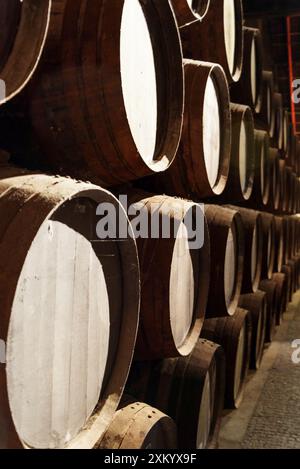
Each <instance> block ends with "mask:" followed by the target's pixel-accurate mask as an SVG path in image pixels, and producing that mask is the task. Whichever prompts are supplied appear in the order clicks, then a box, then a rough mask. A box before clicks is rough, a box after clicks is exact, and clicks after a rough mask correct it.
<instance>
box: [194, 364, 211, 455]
mask: <svg viewBox="0 0 300 469" xmlns="http://www.w3.org/2000/svg"><path fill="white" fill-rule="evenodd" d="M211 420H212V415H211V384H210V374H209V372H208V373H206V377H205V382H204V386H203V391H202V398H201V404H200V412H199V419H198V431H197V449H205V448H206V446H207V443H208V439H209V434H210V427H211Z"/></svg>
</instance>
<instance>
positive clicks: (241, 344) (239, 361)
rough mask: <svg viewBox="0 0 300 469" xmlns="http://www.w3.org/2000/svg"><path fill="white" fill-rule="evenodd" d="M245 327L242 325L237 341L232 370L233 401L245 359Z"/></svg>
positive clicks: (239, 383) (240, 382) (237, 393)
mask: <svg viewBox="0 0 300 469" xmlns="http://www.w3.org/2000/svg"><path fill="white" fill-rule="evenodd" d="M245 345H246V325H245V324H244V325H243V327H242V329H241V332H240V335H239V339H238V347H237V355H236V362H235V370H234V399H237V397H238V395H239V391H240V388H241V384H242V378H243V376H242V374H243V367H244V359H245Z"/></svg>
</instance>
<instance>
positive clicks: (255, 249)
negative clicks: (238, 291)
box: [251, 224, 258, 282]
mask: <svg viewBox="0 0 300 469" xmlns="http://www.w3.org/2000/svg"><path fill="white" fill-rule="evenodd" d="M257 237H258V231H257V224H256V226H255V228H254V232H253V238H252V248H251V279H252V282H254V280H255V277H256V272H257V261H258V239H257Z"/></svg>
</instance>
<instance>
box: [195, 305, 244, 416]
mask: <svg viewBox="0 0 300 469" xmlns="http://www.w3.org/2000/svg"><path fill="white" fill-rule="evenodd" d="M201 337H203V338H205V339H207V340H211V341H212V342H215V343H217V344H220V345H222V347H223V349H224V352H225V359H226V387H225V407H226V408H236V409H237V408H238V407H239V406H240V404H241V403H242V401H243V395H244V390H245V384H246V378H247V375H248V368H249V361H250V346H251V318H250V314H249V313H248V311H245V310H243V309H240V308H238V309H237V311H236V313H235V314H234V316H232V317H227V318H216V319H206V320H205V321H204V325H203V328H202V332H201Z"/></svg>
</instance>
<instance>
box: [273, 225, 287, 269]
mask: <svg viewBox="0 0 300 469" xmlns="http://www.w3.org/2000/svg"><path fill="white" fill-rule="evenodd" d="M275 226H276V230H275V266H274V270H275V272H281V269H282V266H283V261H284V257H285V249H286V245H285V238H284V226H283V219H282V218H281V217H275Z"/></svg>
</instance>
